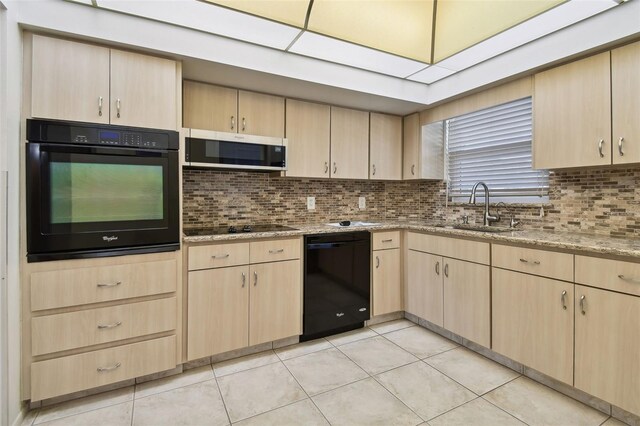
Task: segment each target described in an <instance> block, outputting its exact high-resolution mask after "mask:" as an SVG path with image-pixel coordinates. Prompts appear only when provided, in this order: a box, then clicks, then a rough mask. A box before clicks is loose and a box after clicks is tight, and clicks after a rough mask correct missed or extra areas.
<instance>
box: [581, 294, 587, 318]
mask: <svg viewBox="0 0 640 426" xmlns="http://www.w3.org/2000/svg"><path fill="white" fill-rule="evenodd" d="M586 302H587V296H585V295H584V294H583V295H582V296H580V312H582V315H586V314H587V308H586V304H587V303H586Z"/></svg>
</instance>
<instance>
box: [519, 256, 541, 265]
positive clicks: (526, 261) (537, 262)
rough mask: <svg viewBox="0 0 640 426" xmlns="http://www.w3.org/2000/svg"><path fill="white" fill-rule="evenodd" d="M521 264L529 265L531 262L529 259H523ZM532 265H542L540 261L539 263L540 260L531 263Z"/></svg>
mask: <svg viewBox="0 0 640 426" xmlns="http://www.w3.org/2000/svg"><path fill="white" fill-rule="evenodd" d="M520 262H522V263H529V261H528V260H527V259H523V258H520ZM531 263H533V264H534V265H539V264H540V261H539V260H534V261H533V262H531Z"/></svg>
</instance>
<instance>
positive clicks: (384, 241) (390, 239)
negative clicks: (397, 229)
mask: <svg viewBox="0 0 640 426" xmlns="http://www.w3.org/2000/svg"><path fill="white" fill-rule="evenodd" d="M392 241H393V238H389V239H388V240H382V242H383V243H390V242H392Z"/></svg>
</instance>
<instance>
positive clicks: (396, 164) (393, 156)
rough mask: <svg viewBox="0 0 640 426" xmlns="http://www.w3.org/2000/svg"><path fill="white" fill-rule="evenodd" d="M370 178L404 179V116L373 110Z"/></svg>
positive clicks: (370, 122) (370, 136)
mask: <svg viewBox="0 0 640 426" xmlns="http://www.w3.org/2000/svg"><path fill="white" fill-rule="evenodd" d="M369 125H370V131H369V153H370V154H369V155H370V158H369V163H370V167H369V179H376V180H401V179H402V117H398V116H395V115H387V114H378V113H375V112H372V113H371V115H370V117H369Z"/></svg>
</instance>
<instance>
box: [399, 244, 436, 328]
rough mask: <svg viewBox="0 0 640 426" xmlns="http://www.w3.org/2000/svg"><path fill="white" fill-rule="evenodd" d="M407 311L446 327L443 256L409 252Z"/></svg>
mask: <svg viewBox="0 0 640 426" xmlns="http://www.w3.org/2000/svg"><path fill="white" fill-rule="evenodd" d="M407 253H408V254H407V269H408V274H407V283H406V284H407V286H406V290H405V301H404V303H405V311H406V312H409V313H410V314H413V315H416V316H418V317H420V318H424V319H426V320H427V321H430V322H432V323H434V324H436V325H439V326H440V327H442V326H443V325H444V317H443V315H444V313H443V312H444V306H443V302H444V300H443V291H444V288H443V285H444V281H443V278H442V277H443V275H442V267H443V266H442V256H436V255H433V254H429V253H423V252H420V251H415V250H408V252H407Z"/></svg>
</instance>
